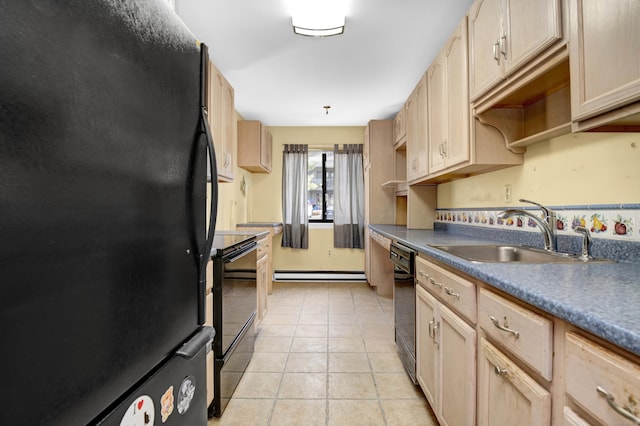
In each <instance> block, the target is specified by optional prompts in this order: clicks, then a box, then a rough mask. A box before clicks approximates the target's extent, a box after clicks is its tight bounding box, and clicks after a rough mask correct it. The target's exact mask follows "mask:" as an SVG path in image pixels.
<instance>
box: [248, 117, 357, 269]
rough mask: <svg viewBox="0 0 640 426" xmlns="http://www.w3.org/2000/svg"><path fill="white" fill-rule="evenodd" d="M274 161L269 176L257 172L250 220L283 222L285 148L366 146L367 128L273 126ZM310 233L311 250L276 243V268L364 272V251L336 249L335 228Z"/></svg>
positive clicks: (250, 208) (252, 192)
mask: <svg viewBox="0 0 640 426" xmlns="http://www.w3.org/2000/svg"><path fill="white" fill-rule="evenodd" d="M269 130H270V131H271V134H272V136H273V162H272V171H271V173H269V174H260V173H254V174H253V175H252V182H251V186H252V187H251V188H250V192H251V195H250V197H249V200H250V201H249V204H248V220H249V221H253V222H280V221H282V195H281V194H282V146H283V145H284V144H294V143H306V144H308V145H309V147H310V148H314V147H315V148H326V149H332V148H333V144H336V143H337V144H345V143H362V142H363V140H364V127H270V128H269ZM311 227H312V228H311V229H310V231H309V249H308V250H299V249H290V248H282V247H280V244H281V241H282V240H281V237H278V238H276V239H275V241H274V244H273V246H274V247H273V269H274V270H296V271H313V270H320V271H363V270H364V250H357V249H334V248H333V228H332V227H323V228H313V225H311Z"/></svg>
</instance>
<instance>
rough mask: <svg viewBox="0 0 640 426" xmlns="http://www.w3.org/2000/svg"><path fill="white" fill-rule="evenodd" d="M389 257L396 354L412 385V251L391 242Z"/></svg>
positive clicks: (413, 280)
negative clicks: (391, 274)
mask: <svg viewBox="0 0 640 426" xmlns="http://www.w3.org/2000/svg"><path fill="white" fill-rule="evenodd" d="M389 256H390V258H391V261H392V262H393V266H394V269H393V305H394V306H393V307H394V309H393V312H394V327H395V340H396V346H397V348H398V354H399V355H400V359H401V360H402V364H403V365H404V368H405V370H406V371H407V373H408V374H409V377H410V378H411V380H412V381H413V383H414V384H417V382H416V287H415V274H414V271H415V267H414V265H415V256H416V251H415V250H413V249H411V248H409V247H406V246H403V245H401V244H398V243H392V244H391V248H390V251H389Z"/></svg>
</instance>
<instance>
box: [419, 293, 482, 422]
mask: <svg viewBox="0 0 640 426" xmlns="http://www.w3.org/2000/svg"><path fill="white" fill-rule="evenodd" d="M416 296H417V297H416V304H417V306H416V359H417V365H416V370H417V371H416V373H417V380H418V383H419V384H420V387H421V388H422V389H423V391H424V392H425V395H426V396H427V399H428V401H429V403H430V404H431V407H432V408H433V410H434V413H435V414H436V416H437V418H438V421H439V422H440V424H441V425H474V424H475V415H476V404H475V403H476V382H475V377H476V364H475V354H476V331H475V330H474V329H473V328H472V327H471V326H469V325H468V324H467V323H466V322H465V321H464V320H462V319H461V318H460V317H459V316H458V315H456V314H455V313H454V312H453V311H451V310H450V309H448V308H447V307H446V306H445V305H444V304H442V303H441V302H439V301H438V300H436V299H435V297H433V296H432V295H431V294H429V293H428V292H427V291H426V290H425V289H424V288H423V287H422V286H420V285H418V286H416Z"/></svg>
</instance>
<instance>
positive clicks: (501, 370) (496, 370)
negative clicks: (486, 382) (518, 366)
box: [493, 365, 508, 377]
mask: <svg viewBox="0 0 640 426" xmlns="http://www.w3.org/2000/svg"><path fill="white" fill-rule="evenodd" d="M493 372H494V373H496V376H498V377H502V376H506V375H507V372H508V371H507V369H506V368H501V367H498V366H497V365H494V366H493Z"/></svg>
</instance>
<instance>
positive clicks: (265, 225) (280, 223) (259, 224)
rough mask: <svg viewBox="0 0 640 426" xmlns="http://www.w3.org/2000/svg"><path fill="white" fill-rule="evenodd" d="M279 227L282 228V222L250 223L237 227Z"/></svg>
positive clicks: (240, 224) (239, 224)
mask: <svg viewBox="0 0 640 426" xmlns="http://www.w3.org/2000/svg"><path fill="white" fill-rule="evenodd" d="M278 226H282V222H248V223H238V224H237V225H236V227H238V228H275V227H278Z"/></svg>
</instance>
